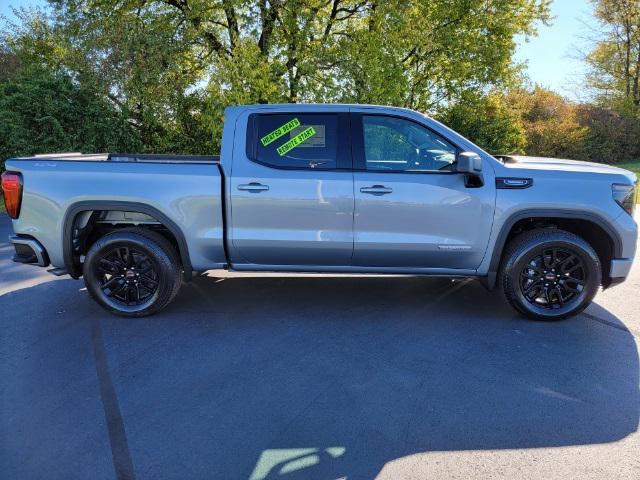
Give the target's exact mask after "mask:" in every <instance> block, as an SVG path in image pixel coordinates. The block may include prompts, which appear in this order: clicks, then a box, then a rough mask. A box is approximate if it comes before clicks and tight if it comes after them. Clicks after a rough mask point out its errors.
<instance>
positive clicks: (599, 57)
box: [585, 0, 640, 119]
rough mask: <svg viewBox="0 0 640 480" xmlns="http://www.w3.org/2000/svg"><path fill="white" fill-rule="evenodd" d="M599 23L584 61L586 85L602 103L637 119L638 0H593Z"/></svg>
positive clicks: (639, 95) (639, 88)
mask: <svg viewBox="0 0 640 480" xmlns="http://www.w3.org/2000/svg"><path fill="white" fill-rule="evenodd" d="M592 3H593V4H594V14H595V17H596V19H597V20H598V21H599V24H600V32H599V33H600V34H599V38H598V40H597V42H596V45H595V47H594V48H593V50H592V51H591V52H589V53H588V54H587V55H586V57H585V60H586V62H587V65H588V66H589V67H590V72H589V75H588V76H587V77H586V84H587V86H588V87H590V88H591V89H592V91H593V92H594V93H595V96H596V99H597V100H598V102H599V104H600V105H601V106H605V107H612V108H614V109H615V110H616V111H618V112H620V113H622V114H623V115H626V116H632V117H636V119H640V0H592Z"/></svg>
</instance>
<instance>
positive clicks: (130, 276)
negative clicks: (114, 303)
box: [124, 270, 136, 278]
mask: <svg viewBox="0 0 640 480" xmlns="http://www.w3.org/2000/svg"><path fill="white" fill-rule="evenodd" d="M124 276H125V277H126V278H133V277H135V276H136V272H134V271H133V270H127V271H126V272H125V273H124Z"/></svg>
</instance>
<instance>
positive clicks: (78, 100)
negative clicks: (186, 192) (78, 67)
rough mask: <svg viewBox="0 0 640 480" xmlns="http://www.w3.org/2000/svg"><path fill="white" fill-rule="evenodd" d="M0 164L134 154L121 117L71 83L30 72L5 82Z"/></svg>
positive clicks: (134, 139)
mask: <svg viewBox="0 0 640 480" xmlns="http://www.w3.org/2000/svg"><path fill="white" fill-rule="evenodd" d="M0 118H2V124H1V126H0V158H2V159H3V160H4V159H6V158H8V157H13V156H20V155H32V154H34V153H41V152H55V151H90V152H106V151H134V150H139V149H140V148H141V146H142V144H141V142H140V139H139V137H138V135H137V134H136V132H135V131H134V129H133V128H132V127H131V126H130V125H129V124H128V122H127V118H126V116H125V115H123V114H122V112H119V111H117V110H115V109H114V108H113V107H112V106H111V105H109V104H108V102H107V101H106V100H105V99H104V98H103V97H101V96H99V95H97V94H96V93H95V92H94V91H93V90H91V89H86V88H83V87H82V86H79V85H76V84H74V82H72V81H71V79H69V78H68V77H65V76H63V75H54V74H51V73H49V72H44V71H42V70H36V69H29V70H25V71H23V72H20V73H17V74H15V75H13V76H12V78H11V79H10V80H7V79H3V80H2V81H0Z"/></svg>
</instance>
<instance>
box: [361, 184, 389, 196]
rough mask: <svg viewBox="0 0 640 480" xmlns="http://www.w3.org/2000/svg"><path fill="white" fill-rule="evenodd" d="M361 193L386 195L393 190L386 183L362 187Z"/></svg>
mask: <svg viewBox="0 0 640 480" xmlns="http://www.w3.org/2000/svg"><path fill="white" fill-rule="evenodd" d="M360 192H361V193H368V194H370V195H386V194H388V193H391V192H393V189H392V188H389V187H385V186H384V185H373V186H371V187H362V188H361V189H360Z"/></svg>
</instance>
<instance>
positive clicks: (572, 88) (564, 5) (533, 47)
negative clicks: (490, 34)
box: [515, 0, 597, 100]
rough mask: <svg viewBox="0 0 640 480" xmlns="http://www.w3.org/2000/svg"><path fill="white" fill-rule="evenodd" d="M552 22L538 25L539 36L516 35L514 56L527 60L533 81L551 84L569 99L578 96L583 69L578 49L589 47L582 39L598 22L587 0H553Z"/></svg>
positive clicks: (548, 86) (546, 84) (517, 59)
mask: <svg viewBox="0 0 640 480" xmlns="http://www.w3.org/2000/svg"><path fill="white" fill-rule="evenodd" d="M551 14H552V16H553V17H555V18H554V19H553V20H552V21H551V26H549V27H547V26H544V25H539V26H538V36H537V37H532V38H529V39H528V40H527V41H525V40H524V39H523V38H520V39H519V42H518V48H517V50H516V53H515V60H516V61H518V62H526V63H527V73H528V76H529V78H530V80H531V82H533V83H537V84H539V85H541V86H543V87H547V88H551V89H552V90H555V91H556V92H558V93H560V94H562V95H564V96H566V97H568V98H570V99H572V100H578V99H580V92H579V91H578V90H579V89H578V87H577V85H578V83H579V80H580V78H581V77H582V76H583V75H584V73H585V67H584V64H583V63H582V62H581V61H580V60H579V59H577V58H575V57H576V56H577V55H578V53H577V52H578V50H582V51H585V50H586V51H588V46H589V42H588V41H587V40H585V37H587V36H588V35H589V33H590V28H593V27H594V26H596V25H597V22H596V20H595V19H594V17H593V8H592V5H591V2H589V0H554V1H553V3H552V4H551Z"/></svg>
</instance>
